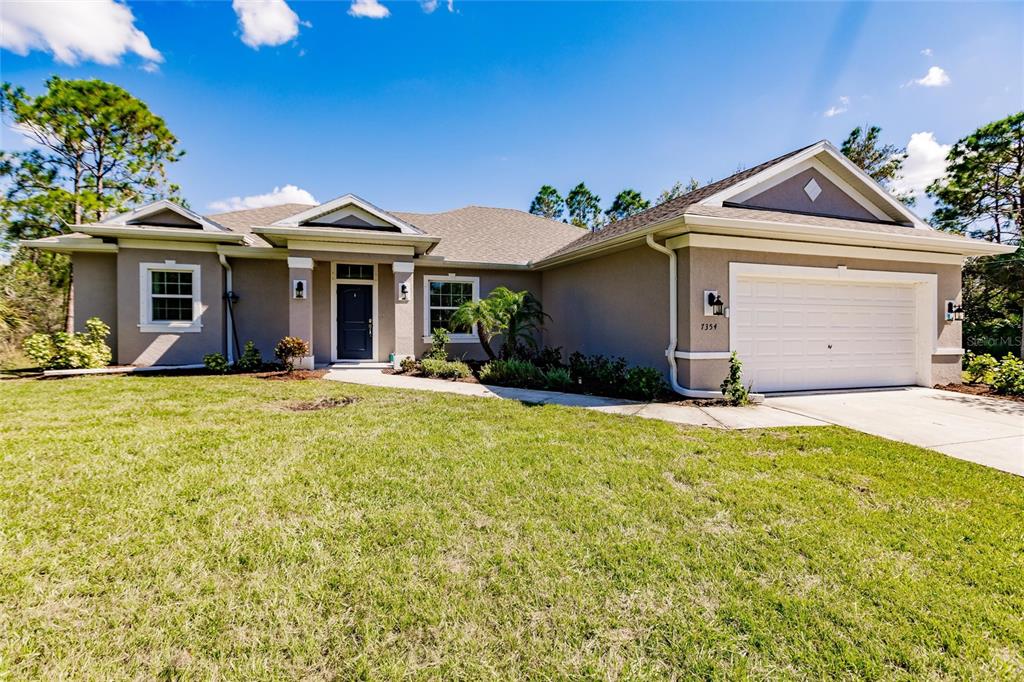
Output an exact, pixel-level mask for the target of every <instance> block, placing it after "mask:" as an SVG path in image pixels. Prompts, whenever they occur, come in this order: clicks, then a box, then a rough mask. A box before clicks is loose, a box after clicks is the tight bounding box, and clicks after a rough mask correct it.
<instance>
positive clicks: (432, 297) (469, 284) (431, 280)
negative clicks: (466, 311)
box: [423, 275, 480, 342]
mask: <svg viewBox="0 0 1024 682" xmlns="http://www.w3.org/2000/svg"><path fill="white" fill-rule="evenodd" d="M479 299H480V278H479V277H457V276H452V275H447V276H442V275H426V276H425V277H424V278H423V303H424V311H423V322H424V324H423V336H424V338H428V337H429V336H430V334H431V332H432V331H433V330H434V329H438V328H440V329H447V330H448V331H449V333H450V334H451V340H452V341H456V342H459V341H476V340H477V339H476V335H475V332H474V330H473V329H471V328H468V327H457V326H455V325H453V324H452V321H451V319H452V313H454V312H455V311H456V310H457V309H458V308H459V306H461V305H462V304H463V303H465V302H467V301H477V300H479Z"/></svg>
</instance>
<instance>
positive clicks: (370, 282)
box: [331, 260, 380, 362]
mask: <svg viewBox="0 0 1024 682" xmlns="http://www.w3.org/2000/svg"><path fill="white" fill-rule="evenodd" d="M339 265H370V266H372V267H373V279H338V266H339ZM379 270H380V268H378V267H377V264H376V263H354V262H352V261H344V260H336V261H331V362H346V361H352V362H367V360H357V359H351V358H339V357H338V285H339V284H365V285H367V286H370V287H372V289H373V331H372V332H371V337H372V338H371V342H372V343H373V357H372V358H370V360H372V361H373V362H378V361H379V360H380V340H379V339H380V334H378V333H377V330H378V329H379V328H380V327H379V322H380V314H379V308H378V303H377V291H378V290H379V289H380V287H378V286H377V273H378V271H379Z"/></svg>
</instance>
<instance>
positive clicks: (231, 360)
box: [217, 253, 237, 365]
mask: <svg viewBox="0 0 1024 682" xmlns="http://www.w3.org/2000/svg"><path fill="white" fill-rule="evenodd" d="M217 258H218V259H219V260H220V264H221V266H222V267H223V268H224V298H225V299H227V306H228V323H227V332H228V333H227V339H225V341H226V345H227V351H228V352H227V356H228V364H229V365H233V364H235V354H234V347H235V345H237V344H236V343H235V312H234V310H233V309H232V304H231V297H232V296H233V295H234V291H232V278H231V264H230V263H228V258H227V256H225V255H224V254H223V253H218V254H217Z"/></svg>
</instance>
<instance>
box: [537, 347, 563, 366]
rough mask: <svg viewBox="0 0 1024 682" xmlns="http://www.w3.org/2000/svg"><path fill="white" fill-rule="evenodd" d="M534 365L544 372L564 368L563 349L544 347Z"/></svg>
mask: <svg viewBox="0 0 1024 682" xmlns="http://www.w3.org/2000/svg"><path fill="white" fill-rule="evenodd" d="M533 364H535V365H537V366H538V367H540V368H541V369H543V370H548V369H553V368H555V367H562V347H561V346H556V347H555V348H552V347H551V346H544V347H543V348H541V349H540V351H539V352H538V353H537V356H536V357H535V358H534V359H533Z"/></svg>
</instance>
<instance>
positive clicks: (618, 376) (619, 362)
mask: <svg viewBox="0 0 1024 682" xmlns="http://www.w3.org/2000/svg"><path fill="white" fill-rule="evenodd" d="M569 374H570V375H571V376H572V379H573V381H574V382H575V383H576V385H577V386H579V387H580V389H581V390H583V391H584V392H585V393H598V394H601V395H618V394H619V393H621V392H622V386H623V384H624V383H625V381H626V359H625V358H607V357H605V356H603V355H583V354H582V353H580V352H579V351H577V352H575V353H573V354H572V355H570V356H569Z"/></svg>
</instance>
